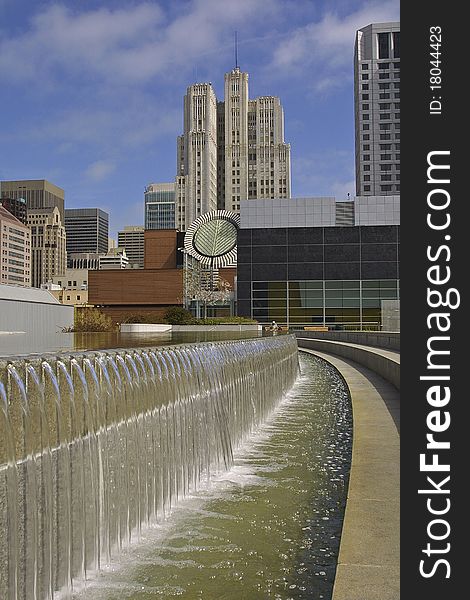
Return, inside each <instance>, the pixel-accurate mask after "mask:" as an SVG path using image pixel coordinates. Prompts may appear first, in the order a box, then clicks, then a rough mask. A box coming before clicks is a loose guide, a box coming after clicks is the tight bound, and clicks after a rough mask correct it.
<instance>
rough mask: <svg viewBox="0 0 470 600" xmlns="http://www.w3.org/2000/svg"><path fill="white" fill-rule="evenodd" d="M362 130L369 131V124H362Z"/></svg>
mask: <svg viewBox="0 0 470 600" xmlns="http://www.w3.org/2000/svg"><path fill="white" fill-rule="evenodd" d="M362 129H363V131H369V123H363V125H362Z"/></svg>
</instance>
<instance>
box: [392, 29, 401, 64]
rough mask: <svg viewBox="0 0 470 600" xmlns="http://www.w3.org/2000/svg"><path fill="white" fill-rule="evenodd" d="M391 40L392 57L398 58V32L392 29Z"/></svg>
mask: <svg viewBox="0 0 470 600" xmlns="http://www.w3.org/2000/svg"><path fill="white" fill-rule="evenodd" d="M392 42H393V58H400V32H399V31H394V32H393V33H392Z"/></svg>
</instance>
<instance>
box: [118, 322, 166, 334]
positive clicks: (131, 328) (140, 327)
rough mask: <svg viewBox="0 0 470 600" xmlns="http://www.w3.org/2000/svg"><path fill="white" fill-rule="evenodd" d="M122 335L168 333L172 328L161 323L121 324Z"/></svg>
mask: <svg viewBox="0 0 470 600" xmlns="http://www.w3.org/2000/svg"><path fill="white" fill-rule="evenodd" d="M120 329H121V333H166V332H168V331H171V329H172V326H171V325H166V324H159V323H121V327H120Z"/></svg>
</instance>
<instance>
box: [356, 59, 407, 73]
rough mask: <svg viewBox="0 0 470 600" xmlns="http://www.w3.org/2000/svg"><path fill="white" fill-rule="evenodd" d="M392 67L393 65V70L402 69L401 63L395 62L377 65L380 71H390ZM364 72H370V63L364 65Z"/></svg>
mask: <svg viewBox="0 0 470 600" xmlns="http://www.w3.org/2000/svg"><path fill="white" fill-rule="evenodd" d="M390 65H392V68H394V69H399V68H400V62H399V61H395V62H392V63H389V62H380V63H377V66H378V68H379V69H380V70H385V69H390ZM362 70H363V71H368V70H369V63H362Z"/></svg>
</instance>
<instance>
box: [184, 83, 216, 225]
mask: <svg viewBox="0 0 470 600" xmlns="http://www.w3.org/2000/svg"><path fill="white" fill-rule="evenodd" d="M177 164H178V172H177V176H176V227H177V228H178V229H180V230H181V231H186V229H187V228H188V227H189V226H190V225H191V223H192V222H193V221H194V220H195V219H197V217H199V216H200V215H202V214H203V213H205V212H208V211H211V210H217V99H216V97H215V93H214V90H213V88H212V85H211V84H210V83H196V84H194V85H190V86H189V87H188V89H187V92H186V96H185V97H184V133H183V135H181V136H179V137H178V150H177Z"/></svg>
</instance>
